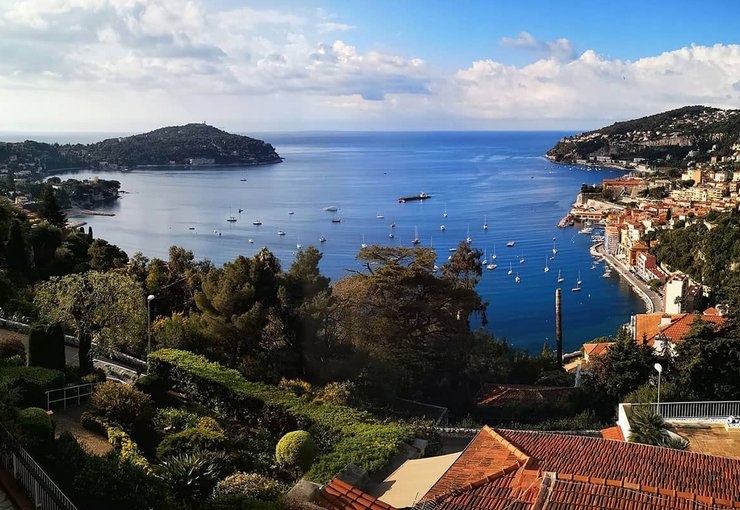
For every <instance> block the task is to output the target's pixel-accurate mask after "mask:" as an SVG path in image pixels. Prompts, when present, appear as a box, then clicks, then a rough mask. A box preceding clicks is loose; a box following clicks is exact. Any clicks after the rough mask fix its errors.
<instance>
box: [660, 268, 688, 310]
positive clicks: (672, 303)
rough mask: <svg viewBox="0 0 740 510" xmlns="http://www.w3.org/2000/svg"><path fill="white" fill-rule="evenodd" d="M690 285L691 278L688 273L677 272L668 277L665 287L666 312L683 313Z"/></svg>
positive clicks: (664, 306) (664, 301) (664, 308)
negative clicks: (685, 297)
mask: <svg viewBox="0 0 740 510" xmlns="http://www.w3.org/2000/svg"><path fill="white" fill-rule="evenodd" d="M688 287H689V278H688V277H687V276H686V275H682V274H675V275H673V276H671V277H670V278H668V281H667V282H666V284H665V287H663V311H664V312H665V313H681V312H682V311H683V301H684V296H685V295H686V291H687V290H688Z"/></svg>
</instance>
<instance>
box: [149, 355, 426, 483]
mask: <svg viewBox="0 0 740 510" xmlns="http://www.w3.org/2000/svg"><path fill="white" fill-rule="evenodd" d="M148 361H149V370H150V373H155V374H157V375H159V376H160V377H162V378H163V379H167V380H169V381H171V382H172V384H173V386H174V387H176V388H177V389H179V390H180V391H182V392H184V393H186V394H187V395H189V397H190V398H191V399H193V400H194V401H196V402H198V403H200V404H203V405H206V406H210V407H211V409H213V410H214V411H216V412H221V413H224V414H226V415H228V416H230V417H234V418H237V419H245V420H248V419H250V418H252V417H253V416H254V414H255V413H256V412H260V411H263V410H264V409H265V408H269V409H271V410H279V411H280V412H281V413H283V414H285V415H286V416H289V417H292V418H293V419H294V420H296V421H298V422H304V423H306V424H307V425H308V426H309V429H310V430H316V433H318V434H319V435H332V436H333V437H334V438H335V442H334V445H333V451H331V452H329V453H327V454H326V455H323V456H321V457H319V458H318V459H317V461H316V462H315V463H314V465H313V466H312V468H311V470H310V471H309V472H308V474H307V476H308V478H309V479H310V480H313V481H317V482H327V481H329V480H331V478H332V477H333V476H334V475H335V474H336V473H337V472H339V471H340V470H341V469H343V468H344V467H345V466H346V465H347V464H349V463H352V464H355V465H357V466H360V467H362V468H363V469H365V470H367V471H368V472H371V473H372V472H377V471H378V470H380V469H381V468H382V467H383V466H384V465H385V464H386V463H387V462H388V461H389V460H390V459H391V457H393V455H395V453H396V452H397V451H398V449H399V448H400V446H401V445H402V444H403V443H405V442H408V441H409V440H410V439H411V438H412V437H413V429H412V428H411V427H407V426H403V425H400V424H397V423H379V422H378V421H377V420H376V419H375V418H374V417H373V416H372V415H370V414H369V413H367V412H364V411H360V410H357V409H353V408H351V407H346V406H341V405H332V404H321V403H313V402H306V401H305V400H303V399H302V398H300V397H298V396H296V395H295V394H294V393H292V392H290V391H286V390H281V389H279V388H276V387H275V386H270V385H267V384H264V383H258V382H252V381H248V380H246V379H245V378H244V377H243V376H242V375H241V374H240V373H239V372H237V371H236V370H232V369H227V368H225V367H223V366H221V365H220V364H218V363H212V362H209V361H208V360H207V359H206V358H205V357H203V356H199V355H197V354H193V353H191V352H187V351H178V350H175V349H162V350H159V351H156V352H153V353H151V354H150V355H149V357H148ZM316 433H315V434H314V435H316Z"/></svg>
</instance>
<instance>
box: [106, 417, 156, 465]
mask: <svg viewBox="0 0 740 510" xmlns="http://www.w3.org/2000/svg"><path fill="white" fill-rule="evenodd" d="M108 442H109V443H110V444H111V446H113V449H114V450H116V451H117V452H118V454H119V455H120V456H121V458H122V459H124V460H126V461H129V462H131V463H132V464H133V465H135V466H137V467H139V468H141V469H142V470H144V471H145V472H146V473H147V474H152V469H151V466H150V465H149V461H148V460H146V457H144V455H143V454H142V453H141V450H139V446H138V445H137V444H136V443H135V442H134V441H133V440H132V439H131V437H130V436H129V435H128V434H126V432H124V431H123V430H122V429H119V428H118V427H108Z"/></svg>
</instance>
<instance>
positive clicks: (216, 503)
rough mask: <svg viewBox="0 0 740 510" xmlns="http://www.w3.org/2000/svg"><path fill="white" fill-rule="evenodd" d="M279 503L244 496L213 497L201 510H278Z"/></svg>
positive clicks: (225, 495)
mask: <svg viewBox="0 0 740 510" xmlns="http://www.w3.org/2000/svg"><path fill="white" fill-rule="evenodd" d="M281 508H282V507H281V506H280V503H277V502H275V501H262V500H261V499H254V498H250V497H249V496H245V495H244V494H223V495H219V496H214V497H213V498H211V499H209V500H208V501H206V502H205V504H204V505H203V510H280V509H281Z"/></svg>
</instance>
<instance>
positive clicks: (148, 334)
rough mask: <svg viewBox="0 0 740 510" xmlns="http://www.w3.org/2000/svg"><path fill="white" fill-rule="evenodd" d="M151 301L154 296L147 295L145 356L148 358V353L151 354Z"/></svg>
mask: <svg viewBox="0 0 740 510" xmlns="http://www.w3.org/2000/svg"><path fill="white" fill-rule="evenodd" d="M152 301H154V294H149V295H148V296H147V297H146V338H147V341H146V355H147V357H149V353H151V352H152V306H151V305H152Z"/></svg>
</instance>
